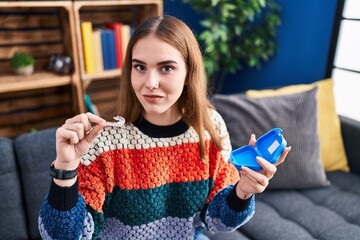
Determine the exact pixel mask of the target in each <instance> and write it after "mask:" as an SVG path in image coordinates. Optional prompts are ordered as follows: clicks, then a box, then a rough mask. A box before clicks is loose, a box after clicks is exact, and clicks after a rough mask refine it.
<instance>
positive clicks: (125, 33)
mask: <svg viewBox="0 0 360 240" xmlns="http://www.w3.org/2000/svg"><path fill="white" fill-rule="evenodd" d="M130 36H131V27H130V25H127V24H122V26H121V37H122V42H121V44H122V52H123V59H124V58H125V55H126V48H127V45H128V43H129V40H130Z"/></svg>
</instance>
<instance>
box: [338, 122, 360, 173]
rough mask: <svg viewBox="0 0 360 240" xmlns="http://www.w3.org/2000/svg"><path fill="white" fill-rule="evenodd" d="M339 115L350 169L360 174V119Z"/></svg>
mask: <svg viewBox="0 0 360 240" xmlns="http://www.w3.org/2000/svg"><path fill="white" fill-rule="evenodd" d="M339 117H340V121H341V133H342V137H343V141H344V145H345V151H346V155H347V158H348V163H349V167H350V170H351V172H353V173H356V174H358V175H359V176H360V146H359V143H360V121H356V120H354V119H351V118H347V117H344V116H339Z"/></svg>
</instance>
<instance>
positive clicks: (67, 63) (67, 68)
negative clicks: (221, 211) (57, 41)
mask: <svg viewBox="0 0 360 240" xmlns="http://www.w3.org/2000/svg"><path fill="white" fill-rule="evenodd" d="M49 70H51V71H53V72H55V73H58V74H62V75H66V74H70V73H72V72H73V70H74V66H73V61H72V59H71V57H70V56H65V55H51V56H50V59H49Z"/></svg>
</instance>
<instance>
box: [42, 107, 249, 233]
mask: <svg viewBox="0 0 360 240" xmlns="http://www.w3.org/2000/svg"><path fill="white" fill-rule="evenodd" d="M212 118H213V121H214V124H215V126H216V128H217V130H218V131H219V134H220V136H222V137H223V146H224V150H222V151H221V152H220V151H218V150H217V148H216V147H215V145H214V144H213V142H212V141H211V139H210V137H209V134H208V133H207V132H206V131H205V136H206V138H207V140H206V156H207V157H208V158H207V159H208V160H207V161H203V160H202V159H201V158H200V154H199V144H198V141H199V138H198V135H197V134H196V132H195V131H194V129H193V128H191V127H189V126H187V125H186V124H185V123H184V122H183V121H179V122H178V123H176V124H174V125H172V126H166V127H164V126H155V125H152V124H151V123H149V122H147V121H146V120H142V121H138V122H136V123H135V124H127V125H125V126H124V127H122V128H106V129H104V130H103V131H102V132H101V134H100V135H99V136H98V138H97V140H96V141H95V142H94V146H93V147H92V148H91V149H90V151H89V152H88V154H86V155H84V156H83V157H82V159H81V162H82V163H83V165H80V167H79V173H78V190H79V193H76V191H74V189H75V188H77V186H72V187H70V188H68V189H65V190H64V189H63V188H61V187H58V186H56V184H54V183H53V184H52V186H51V190H50V193H49V197H48V198H46V199H45V201H44V204H43V206H42V209H41V211H40V217H39V228H40V229H41V234H42V237H43V238H47V239H79V238H82V239H88V238H89V236H91V237H92V238H94V239H95V238H97V237H100V238H101V239H138V238H144V239H169V238H171V239H176V238H179V239H194V238H196V233H197V232H198V231H197V230H198V229H200V228H204V227H207V228H208V229H209V230H210V231H212V232H217V231H232V230H234V229H236V228H238V227H239V226H241V225H242V224H244V223H245V222H247V221H248V220H249V219H250V218H251V217H252V215H253V213H254V198H250V199H249V200H245V201H244V200H241V199H239V198H237V196H236V194H235V188H234V184H235V183H236V182H237V181H238V177H239V174H238V172H237V170H236V169H235V167H234V166H233V165H232V164H231V163H230V162H229V161H228V158H229V153H230V151H231V146H230V140H229V137H228V133H227V130H226V126H225V123H224V121H223V119H222V118H221V116H220V115H219V114H218V113H217V112H216V111H213V112H212ZM60 195H61V196H60ZM81 203H84V204H81ZM85 205H86V206H85ZM86 216H88V217H86ZM62 217H63V218H65V219H62ZM68 219H77V221H75V222H76V224H74V223H73V222H72V221H68Z"/></svg>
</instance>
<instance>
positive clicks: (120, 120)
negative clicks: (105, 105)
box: [106, 116, 125, 127]
mask: <svg viewBox="0 0 360 240" xmlns="http://www.w3.org/2000/svg"><path fill="white" fill-rule="evenodd" d="M113 118H114V119H115V120H116V121H117V122H106V126H107V127H122V126H123V125H124V124H125V118H123V117H121V116H116V117H113Z"/></svg>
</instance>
